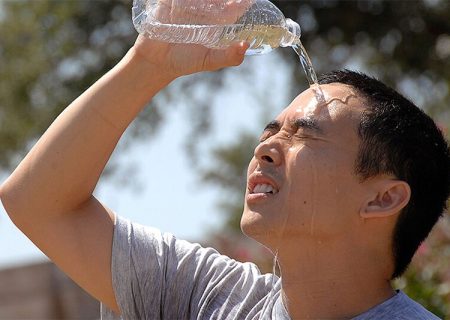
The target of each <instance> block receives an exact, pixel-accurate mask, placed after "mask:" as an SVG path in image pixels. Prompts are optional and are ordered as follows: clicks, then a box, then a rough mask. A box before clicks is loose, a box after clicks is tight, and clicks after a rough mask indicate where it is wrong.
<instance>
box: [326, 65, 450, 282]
mask: <svg viewBox="0 0 450 320" xmlns="http://www.w3.org/2000/svg"><path fill="white" fill-rule="evenodd" d="M319 83H320V84H327V83H342V84H346V85H350V86H352V87H353V88H355V89H356V90H357V92H359V94H361V96H362V97H363V98H365V100H366V101H365V103H366V104H367V105H365V106H364V107H365V110H364V111H363V113H362V116H361V121H360V123H359V126H358V135H359V138H360V145H359V150H358V154H357V157H356V160H355V173H356V174H357V175H358V176H359V177H360V179H361V181H365V180H367V179H369V178H371V177H375V176H377V175H380V174H392V175H394V176H395V177H396V178H397V179H400V180H402V181H405V182H407V183H408V184H409V186H410V188H411V199H410V200H409V202H408V204H407V205H406V207H405V208H404V209H403V210H402V212H401V213H400V214H399V216H398V219H397V222H396V225H395V227H394V232H393V235H392V251H393V259H394V271H393V274H392V279H394V278H397V277H399V276H401V275H402V274H403V273H404V272H405V270H406V269H407V267H408V265H409V264H410V262H411V260H412V257H413V256H414V253H415V252H416V251H417V249H418V247H419V246H420V244H421V243H422V242H423V241H424V240H425V238H426V237H427V236H428V234H429V233H430V231H431V229H432V228H433V226H434V225H435V224H436V222H437V221H438V220H439V218H440V217H441V216H442V215H443V212H444V210H445V209H446V202H447V199H448V197H449V192H450V156H449V153H450V152H449V146H448V144H447V142H446V140H445V138H444V136H443V134H442V132H441V131H440V130H439V128H438V127H437V126H436V124H435V123H434V121H433V120H432V119H431V118H430V117H429V116H428V115H426V114H425V113H424V112H423V111H422V110H420V109H419V108H418V107H417V106H415V105H414V104H413V103H412V102H411V101H409V100H408V99H406V98H405V97H403V96H402V95H401V94H399V93H398V92H396V91H395V90H393V89H392V88H389V87H388V86H386V85H385V84H383V83H382V82H380V81H378V80H376V79H375V78H372V77H369V76H367V75H365V74H363V73H359V72H354V71H350V70H341V71H333V72H330V73H327V74H324V75H323V76H321V77H320V80H319Z"/></svg>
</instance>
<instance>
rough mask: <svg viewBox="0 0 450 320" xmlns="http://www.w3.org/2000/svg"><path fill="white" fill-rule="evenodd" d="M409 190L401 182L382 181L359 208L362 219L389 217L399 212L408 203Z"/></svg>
mask: <svg viewBox="0 0 450 320" xmlns="http://www.w3.org/2000/svg"><path fill="white" fill-rule="evenodd" d="M410 197H411V188H410V187H409V184H408V183H406V182H405V181H401V180H384V181H380V183H378V184H377V185H376V190H375V192H374V194H373V195H372V197H371V198H369V199H368V200H367V201H366V202H365V203H364V204H363V206H362V207H361V210H360V213H359V214H360V216H361V217H362V218H382V217H389V216H392V215H395V214H397V213H398V212H400V211H401V210H402V209H403V208H404V207H405V206H406V205H407V204H408V202H409V199H410Z"/></svg>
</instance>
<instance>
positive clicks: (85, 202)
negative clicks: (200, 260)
mask: <svg viewBox="0 0 450 320" xmlns="http://www.w3.org/2000/svg"><path fill="white" fill-rule="evenodd" d="M245 49H246V46H245V45H244V44H236V45H235V46H233V47H231V48H229V49H227V50H211V49H206V48H203V47H200V46H193V45H184V46H183V45H169V44H165V43H161V42H155V41H150V40H147V39H144V38H142V37H139V38H138V40H137V41H136V44H135V45H134V47H133V48H132V49H131V50H130V51H129V52H128V53H127V55H126V56H125V57H124V58H123V59H122V61H120V63H119V64H118V65H116V66H115V67H114V68H113V69H112V70H111V71H110V72H108V73H107V74H106V75H105V76H103V77H102V78H101V79H100V80H99V81H97V82H96V83H95V84H94V85H93V86H92V87H91V88H89V89H88V90H87V91H86V92H85V93H83V94H82V95H81V96H80V97H79V98H78V99H76V100H75V101H74V102H73V103H72V104H71V105H70V106H69V107H67V108H66V110H65V111H64V112H63V113H62V114H61V115H60V116H59V117H58V118H57V119H56V120H55V122H54V123H53V124H52V125H51V126H50V128H49V129H48V130H47V131H46V132H45V134H44V135H43V136H42V138H41V139H40V140H39V141H38V143H37V144H36V145H35V146H34V148H33V149H32V150H31V151H30V153H29V154H28V155H27V156H26V157H25V159H24V160H23V161H22V163H21V164H20V165H19V166H18V168H17V169H16V170H15V171H14V172H13V174H12V175H11V176H10V177H9V179H8V180H7V181H6V182H5V183H4V185H2V186H1V187H0V197H1V200H2V202H3V205H4V207H5V209H6V211H7V212H8V214H9V216H10V218H11V219H12V221H13V222H14V223H15V224H16V225H17V226H18V227H19V229H21V230H22V231H23V232H24V233H25V234H26V235H27V236H28V237H29V238H30V239H31V240H32V241H33V242H34V243H35V244H36V245H37V246H38V247H39V248H40V249H41V250H42V251H43V252H44V253H45V254H46V255H48V256H49V258H50V259H52V260H53V261H54V262H55V263H56V264H57V265H58V266H59V267H60V268H61V269H62V270H63V271H64V272H66V273H67V274H68V275H69V276H70V277H71V278H72V279H74V280H75V282H77V283H78V284H79V285H80V286H81V287H83V288H84V289H85V290H86V291H88V292H89V293H90V294H91V295H92V296H94V297H95V298H97V299H98V300H100V301H102V302H103V303H105V304H106V305H107V306H109V307H110V308H111V309H112V310H114V311H115V312H117V313H120V310H119V308H118V306H117V303H116V300H115V297H114V292H113V288H112V281H111V268H110V265H111V245H112V235H113V215H112V213H111V212H110V211H109V210H108V209H107V207H105V206H104V205H102V204H101V203H100V202H99V201H98V200H96V199H95V198H94V197H93V196H92V192H93V190H94V188H95V186H96V184H97V182H98V179H99V177H100V174H101V172H102V171H103V169H104V167H105V165H106V163H107V161H108V159H109V157H110V155H111V153H112V151H113V150H114V148H115V146H116V144H117V142H118V140H119V139H120V137H121V135H122V134H123V132H124V131H125V129H126V128H127V127H128V125H129V124H130V123H131V122H132V121H133V119H135V117H136V116H137V115H138V114H139V112H140V111H141V110H142V109H143V107H144V106H145V105H146V104H147V103H148V101H149V100H150V99H151V98H152V97H153V96H154V95H155V94H156V93H157V92H158V91H159V90H161V89H162V88H164V87H165V86H166V85H168V84H169V83H170V82H171V81H172V80H173V79H175V78H177V77H179V76H182V75H186V74H190V73H194V72H199V71H204V70H216V69H219V68H222V67H226V66H232V65H239V64H240V63H242V61H243V53H244V52H245Z"/></svg>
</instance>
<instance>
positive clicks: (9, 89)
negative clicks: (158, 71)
mask: <svg viewBox="0 0 450 320" xmlns="http://www.w3.org/2000/svg"><path fill="white" fill-rule="evenodd" d="M273 2H274V3H275V4H276V5H277V6H278V7H279V8H280V9H281V10H282V11H283V12H284V13H285V15H286V16H288V17H290V18H292V19H296V20H298V21H299V22H300V24H301V26H302V31H303V35H302V41H303V42H304V44H305V47H306V48H307V50H308V52H309V54H310V56H311V58H312V60H313V63H314V67H315V69H316V71H318V72H319V73H320V72H324V71H328V70H331V69H338V68H342V67H349V68H354V69H360V70H363V71H366V72H368V73H371V74H373V75H376V76H378V77H379V78H380V79H381V80H383V81H385V82H387V83H388V84H390V85H392V86H393V87H396V88H398V89H399V90H400V91H401V92H403V93H404V94H405V95H407V96H409V97H410V98H411V99H412V100H414V101H415V102H416V103H417V104H418V105H420V106H422V107H423V108H424V109H426V110H427V111H428V112H429V113H432V114H433V115H434V117H435V118H436V119H438V121H440V122H441V123H442V124H443V125H445V124H447V123H448V122H449V119H450V111H449V110H450V109H449V108H448V105H449V102H450V93H449V91H450V90H449V86H450V85H449V81H450V2H449V1H446V0H421V1H383V0H371V1H370V0H360V1H339V0H303V1H298V0H296V1H284V0H273ZM130 8H131V0H128V1H56V0H54V1H50V0H42V1H2V2H0V79H1V83H0V148H1V153H0V168H1V169H6V168H11V167H12V166H15V165H16V164H17V162H18V158H20V157H19V156H18V155H19V154H20V153H22V152H23V151H24V150H26V149H28V148H29V146H30V144H31V143H32V142H33V141H35V139H36V138H37V137H39V136H40V135H41V134H42V132H43V131H44V130H45V128H47V127H48V125H49V123H50V122H51V121H52V120H53V119H54V118H55V117H56V116H57V115H58V114H59V113H60V112H61V111H62V110H63V108H64V107H65V106H67V104H68V103H70V102H71V101H72V100H73V99H74V98H75V97H76V96H78V95H79V94H80V93H81V92H82V91H83V90H84V89H86V88H87V87H88V86H89V85H90V84H92V83H93V82H94V81H95V80H96V79H98V78H99V77H100V76H101V75H102V74H104V73H105V72H106V71H107V70H108V69H110V68H111V67H112V66H113V65H114V64H115V63H116V62H117V61H118V60H119V59H120V57H122V56H123V55H124V53H125V51H126V50H127V49H128V48H129V47H130V46H131V45H132V43H133V40H134V38H135V37H136V33H135V31H134V30H133V27H132V24H131V17H130V15H131V14H130V13H131V10H130ZM273 54H279V55H281V56H282V57H283V58H284V59H285V61H287V63H294V60H293V59H292V52H291V50H277V51H276V53H273ZM227 72H228V71H223V72H220V73H207V74H203V75H202V76H201V79H202V80H201V81H200V80H199V77H195V76H194V77H190V78H188V79H187V80H182V81H180V82H177V83H176V84H174V85H172V86H171V87H170V88H168V89H167V90H165V91H164V92H163V93H162V94H161V95H160V96H159V97H158V98H157V99H155V100H154V101H153V102H152V103H153V104H154V106H155V107H154V108H152V109H149V108H148V109H146V111H144V112H143V114H142V115H141V116H140V118H139V120H138V123H137V125H136V126H134V127H133V128H134V133H135V136H138V137H139V136H148V135H149V134H150V133H152V132H154V131H155V130H157V128H158V124H159V123H161V120H162V119H163V116H164V113H163V112H162V111H161V109H160V108H158V106H159V105H163V104H166V103H167V102H168V101H170V100H171V98H172V97H173V96H174V95H176V96H177V97H178V98H183V96H184V97H185V99H183V101H185V102H186V103H188V104H189V105H190V110H191V112H190V113H189V115H190V118H189V119H188V120H189V121H191V123H192V132H191V134H190V136H187V138H186V141H187V146H188V148H187V149H188V150H189V153H190V155H191V156H192V157H193V159H194V160H195V155H196V153H197V152H196V151H197V148H198V145H199V143H198V142H199V140H200V139H201V138H202V137H204V136H205V133H207V132H208V130H210V129H211V127H210V125H211V123H212V121H211V119H212V117H213V116H214V114H213V113H212V112H211V106H210V105H209V102H210V101H214V100H213V99H210V98H211V96H213V95H217V92H218V90H219V89H220V88H221V86H222V83H223V78H224V77H223V75H224V74H226V73H227ZM245 72H246V73H247V76H249V77H251V75H252V74H251V72H250V71H249V70H248V69H247V70H245ZM291 77H292V80H293V81H292V86H291V91H292V94H291V95H292V96H294V95H296V94H297V93H298V92H300V91H301V90H300V89H299V88H301V87H302V86H303V88H305V87H306V81H305V77H304V76H303V74H302V73H300V72H298V64H297V65H296V66H295V67H293V68H292V74H291ZM192 80H195V81H192ZM192 86H197V87H198V86H202V87H204V88H203V89H204V90H200V91H199V90H197V91H194V90H192ZM205 88H206V89H205ZM195 92H197V94H196V93H195ZM198 92H201V94H198ZM266 107H267V106H265V105H264V104H261V110H264V109H265V108H266ZM150 111H151V112H150ZM262 112H263V111H262ZM253 141H256V137H255V138H254V140H253ZM251 145H252V138H251V136H250V134H249V133H247V132H246V133H245V134H244V135H243V136H242V144H235V145H231V146H229V147H221V148H217V149H216V150H215V151H213V158H214V159H215V160H216V162H215V165H214V166H212V167H209V168H207V169H204V168H200V171H201V172H202V175H203V178H204V180H205V181H207V182H209V183H211V184H213V185H215V186H221V187H222V188H223V190H224V194H225V196H224V198H223V199H221V203H220V205H221V207H222V208H223V210H224V212H226V213H227V214H228V216H229V217H230V218H229V223H228V224H227V228H229V229H232V230H238V223H237V221H238V220H239V218H238V216H239V215H240V212H241V209H240V208H241V205H242V198H241V196H240V194H241V193H242V192H243V190H244V188H245V163H246V162H247V159H249V157H250V156H251V149H252V148H251ZM240 151H242V153H241V152H240ZM448 228H449V227H448V225H445V226H443V227H442V230H443V231H442V232H444V233H445V234H448V233H447V232H448ZM439 230H441V229H439ZM446 239H447V240H448V238H446ZM442 241H443V240H442ZM434 245H437V246H441V247H443V249H444V250H447V251H448V245H447V242H438V243H437V244H434ZM445 252H446V251H445ZM437 260H438V261H439V259H437ZM438 265H439V263H438ZM424 268H426V267H424ZM439 268H444V267H443V265H440V267H439ZM411 270H413V271H411V272H412V273H410V274H409V275H408V276H407V277H406V278H404V279H406V280H405V281H406V282H408V281H409V282H411V283H417V284H418V285H420V284H422V283H424V286H423V287H422V288H431V289H430V290H433V291H432V292H433V293H432V294H431V296H433V297H436V296H442V294H440V293H439V292H447V291H448V283H449V282H448V278H447V280H446V281H447V282H445V283H446V284H447V287H445V286H444V287H439V288H440V289H438V288H437V287H435V286H434V285H431V286H429V285H428V286H427V284H430V283H432V282H429V281H428V280H429V278H423V277H422V278H419V277H417V276H416V275H417V274H419V273H421V272H419V271H414V270H416V269H413V268H411ZM417 270H419V269H417ZM427 279H428V280H427ZM433 279H434V278H433ZM427 281H428V282H427ZM446 288H447V289H446ZM426 290H428V289H426ZM439 290H440V291H439ZM446 290H447V291H446ZM425 296H427V295H425ZM446 297H447V298H445V299H443V300H442V301H445V304H446V305H447V306H448V305H449V298H448V292H447V296H446ZM435 300H436V299H435ZM437 300H439V299H437ZM437 300H436V301H437ZM436 301H435V302H436ZM428 305H430V306H436V305H437V306H438V307H433V310H438V311H436V312H437V313H438V314H440V315H443V314H444V313H445V312H448V311H445V307H444V306H443V304H439V303H437V304H436V303H435V304H433V303H431V301H428V302H427V306H428Z"/></svg>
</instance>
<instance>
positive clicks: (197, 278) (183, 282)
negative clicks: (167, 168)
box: [101, 217, 438, 320]
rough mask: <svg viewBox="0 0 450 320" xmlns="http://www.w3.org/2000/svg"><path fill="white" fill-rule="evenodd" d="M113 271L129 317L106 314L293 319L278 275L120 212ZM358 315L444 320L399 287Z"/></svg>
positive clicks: (106, 316) (107, 315)
mask: <svg viewBox="0 0 450 320" xmlns="http://www.w3.org/2000/svg"><path fill="white" fill-rule="evenodd" d="M111 268H112V277H113V279H112V280H113V287H114V292H115V295H116V300H117V303H118V305H119V308H120V310H121V311H122V317H117V316H116V315H115V314H114V313H113V312H112V311H110V310H108V309H107V308H106V307H105V306H102V311H101V314H102V319H121V318H122V319H152V320H154V319H166V320H177V319H208V320H209V319H223V320H231V319H239V320H241V319H242V320H250V319H253V320H256V319H276V320H290V318H289V314H288V313H287V311H286V308H285V307H284V305H283V302H282V299H281V280H280V279H279V278H278V277H277V276H275V275H273V274H265V275H262V274H261V273H260V271H259V270H258V267H257V266H256V265H254V264H252V263H241V262H237V261H235V260H233V259H230V258H229V257H226V256H224V255H221V254H219V253H218V252H217V251H215V250H214V249H211V248H203V247H201V246H200V245H198V244H192V243H189V242H187V241H183V240H178V239H176V238H175V237H174V236H172V235H170V234H166V233H161V232H160V231H158V230H156V229H153V228H150V227H144V226H141V225H139V224H136V223H131V222H130V221H128V220H125V219H123V218H120V217H116V225H115V228H114V239H113V248H112V266H111ZM354 319H356V320H362V319H389V320H394V319H398V320H401V319H405V320H406V319H408V320H410V319H424V320H428V319H429V320H434V319H438V318H437V317H436V316H434V315H433V314H432V313H430V312H428V311H427V310H426V309H424V308H423V307H422V306H421V305H419V304H418V303H416V302H414V301H413V300H411V299H410V298H408V296H406V295H405V294H404V293H403V292H401V291H399V292H398V293H397V294H396V295H395V296H394V297H392V298H391V299H389V300H387V301H385V302H383V303H381V304H380V305H378V306H375V307H373V308H372V309H370V310H368V311H367V312H365V313H364V314H361V315H359V316H357V317H356V318H354Z"/></svg>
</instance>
